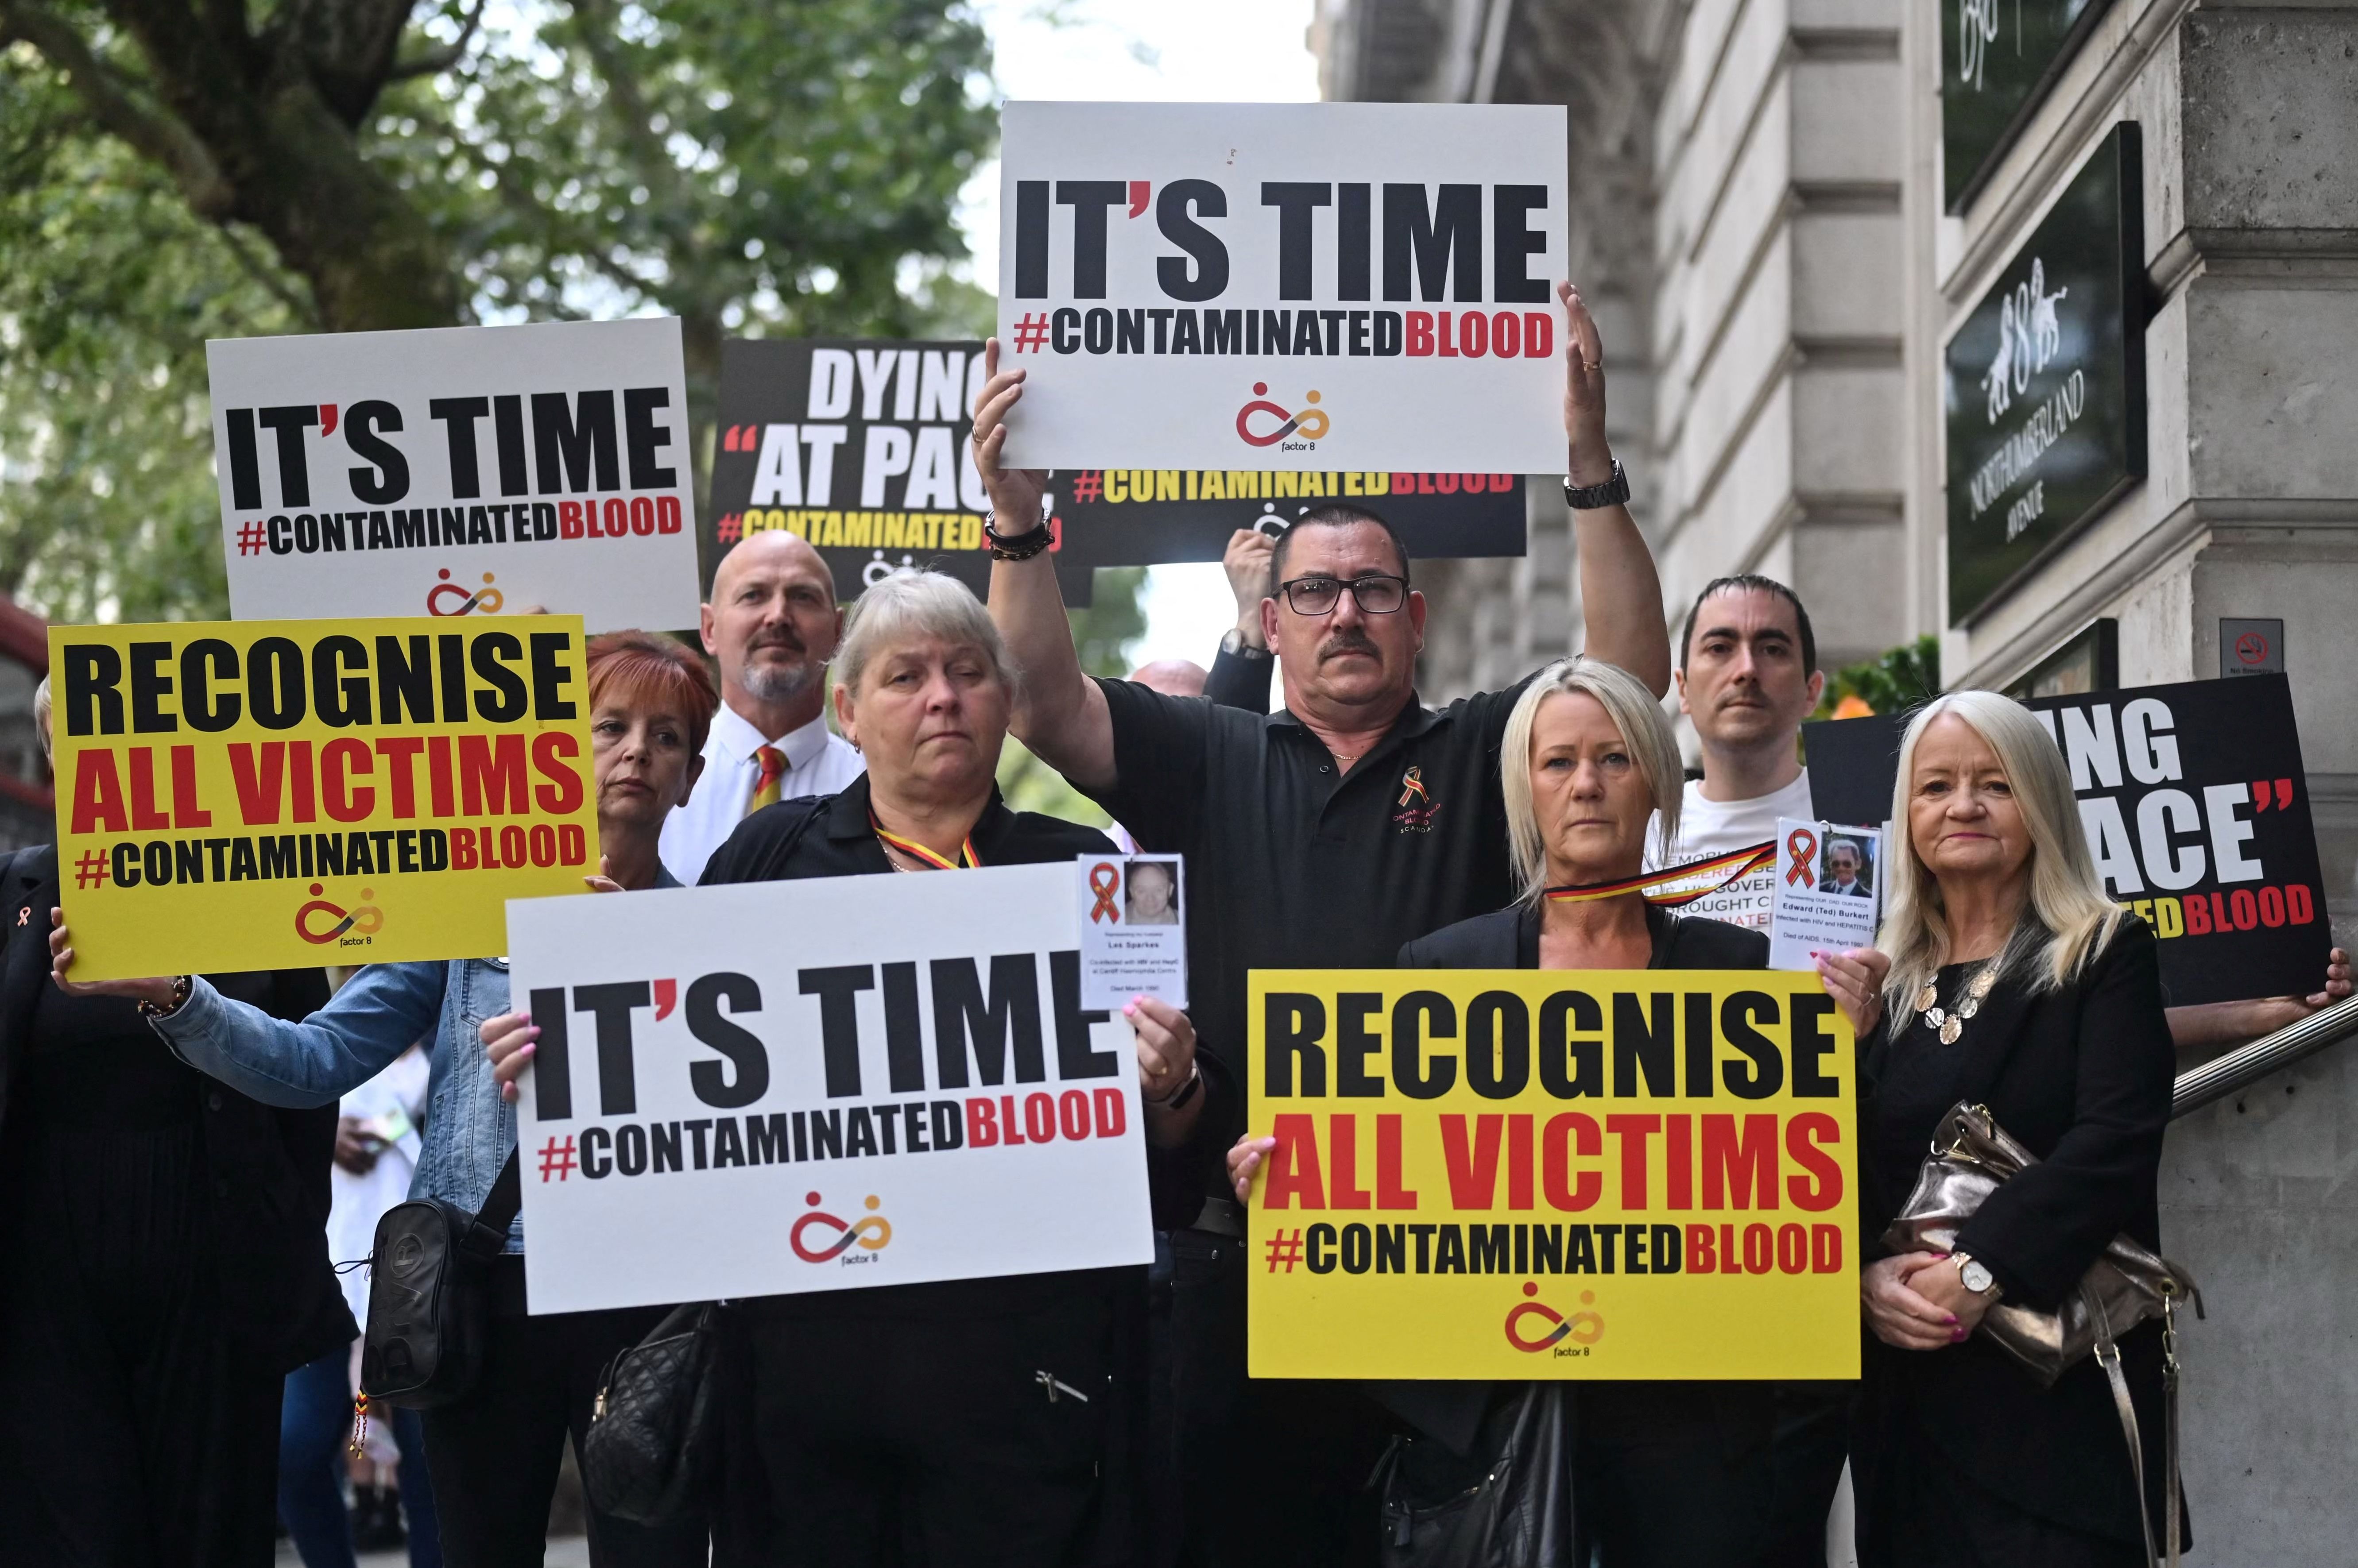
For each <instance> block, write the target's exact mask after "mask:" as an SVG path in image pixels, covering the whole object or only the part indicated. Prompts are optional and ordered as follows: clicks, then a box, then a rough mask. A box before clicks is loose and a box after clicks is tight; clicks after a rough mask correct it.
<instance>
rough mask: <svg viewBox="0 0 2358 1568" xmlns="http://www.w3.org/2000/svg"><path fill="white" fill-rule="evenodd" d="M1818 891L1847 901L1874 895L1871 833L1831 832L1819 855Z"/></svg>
mask: <svg viewBox="0 0 2358 1568" xmlns="http://www.w3.org/2000/svg"><path fill="white" fill-rule="evenodd" d="M1818 891H1819V892H1830V893H1838V894H1841V895H1843V896H1844V897H1849V898H1865V899H1872V898H1873V897H1874V896H1875V838H1874V837H1873V835H1871V834H1858V833H1843V832H1839V831H1836V832H1833V833H1830V834H1828V835H1827V836H1826V843H1825V848H1824V849H1823V850H1822V851H1820V854H1819V860H1818Z"/></svg>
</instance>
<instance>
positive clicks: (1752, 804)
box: [1646, 768, 1817, 931]
mask: <svg viewBox="0 0 2358 1568" xmlns="http://www.w3.org/2000/svg"><path fill="white" fill-rule="evenodd" d="M1816 815H1817V812H1816V810H1815V809H1814V808H1813V807H1812V806H1811V805H1810V770H1809V769H1807V768H1803V769H1802V770H1801V773H1800V774H1799V775H1798V776H1797V777H1795V779H1794V780H1793V782H1792V783H1791V784H1787V785H1786V786H1785V787H1784V788H1783V789H1779V790H1771V791H1769V792H1768V794H1767V795H1754V796H1753V797H1752V798H1751V799H1749V800H1705V799H1704V794H1703V781H1702V780H1700V779H1690V780H1688V781H1687V787H1686V794H1685V795H1684V797H1683V799H1682V803H1681V805H1680V806H1679V838H1678V842H1677V843H1676V844H1673V845H1670V846H1667V847H1665V846H1664V845H1663V843H1662V842H1661V832H1662V824H1661V818H1660V816H1656V817H1655V819H1654V822H1653V825H1652V826H1651V827H1649V828H1648V829H1647V832H1646V870H1648V871H1660V870H1661V869H1662V868H1663V867H1665V866H1677V865H1683V864H1685V863H1686V862H1687V861H1689V860H1704V859H1705V858H1706V857H1709V856H1712V855H1724V854H1727V853H1728V852H1730V851H1732V850H1736V849H1748V848H1750V847H1751V846H1752V845H1755V844H1766V843H1768V842H1769V841H1770V840H1772V839H1774V838H1776V837H1777V819H1778V818H1779V817H1780V816H1792V817H1799V818H1801V819H1803V820H1807V819H1809V818H1811V817H1813V816H1816ZM1776 880H1777V879H1776V866H1775V863H1774V862H1771V863H1770V864H1768V865H1766V866H1763V867H1761V868H1760V869H1759V870H1758V871H1754V872H1752V873H1751V874H1750V875H1748V876H1744V877H1739V878H1737V879H1736V881H1732V882H1730V883H1728V884H1727V885H1726V886H1725V887H1724V888H1722V889H1720V890H1719V891H1718V892H1714V893H1707V894H1705V895H1704V897H1702V898H1699V899H1697V900H1695V901H1694V902H1693V903H1690V904H1685V905H1682V906H1681V908H1680V910H1679V913H1680V914H1699V915H1703V916H1704V917H1706V918H1707V919H1711V920H1725V921H1726V922H1727V923H1728V924H1729V925H1747V926H1750V927H1752V928H1754V929H1756V930H1760V931H1766V930H1767V929H1768V895H1769V890H1770V889H1771V888H1772V887H1773V886H1774V885H1775V883H1776Z"/></svg>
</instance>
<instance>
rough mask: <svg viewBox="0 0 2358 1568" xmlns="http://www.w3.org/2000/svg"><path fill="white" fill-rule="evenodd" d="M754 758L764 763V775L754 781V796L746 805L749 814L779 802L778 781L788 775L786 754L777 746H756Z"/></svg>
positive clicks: (746, 812) (746, 811)
mask: <svg viewBox="0 0 2358 1568" xmlns="http://www.w3.org/2000/svg"><path fill="white" fill-rule="evenodd" d="M753 760H754V761H756V762H760V763H761V764H762V776H761V777H760V778H758V779H756V780H754V781H753V798H752V800H751V801H749V802H747V803H746V806H745V814H746V815H747V816H752V814H753V813H754V812H757V811H759V810H761V809H762V807H763V806H775V805H777V804H778V781H779V780H780V779H782V778H784V777H785V776H786V754H785V753H784V752H781V751H779V750H778V749H777V748H776V747H775V746H756V747H754V748H753Z"/></svg>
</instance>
